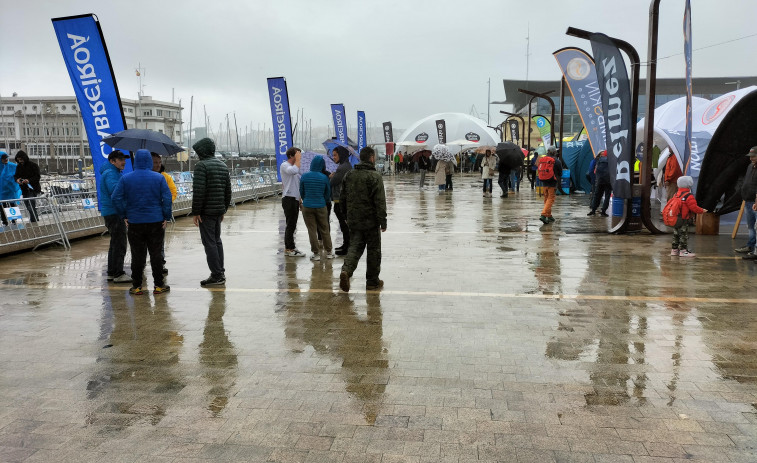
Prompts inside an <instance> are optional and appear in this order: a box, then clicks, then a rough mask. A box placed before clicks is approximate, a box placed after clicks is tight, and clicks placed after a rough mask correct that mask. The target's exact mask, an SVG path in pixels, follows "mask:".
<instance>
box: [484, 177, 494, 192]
mask: <svg viewBox="0 0 757 463" xmlns="http://www.w3.org/2000/svg"><path fill="white" fill-rule="evenodd" d="M491 192H492V179H490V178H485V179H484V193H491Z"/></svg>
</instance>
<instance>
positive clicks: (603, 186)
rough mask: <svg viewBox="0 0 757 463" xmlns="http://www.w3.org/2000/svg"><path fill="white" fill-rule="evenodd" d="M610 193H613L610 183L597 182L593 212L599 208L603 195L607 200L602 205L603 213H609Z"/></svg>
mask: <svg viewBox="0 0 757 463" xmlns="http://www.w3.org/2000/svg"><path fill="white" fill-rule="evenodd" d="M610 193H612V185H611V184H610V182H601V181H599V180H597V183H596V184H595V187H594V196H593V197H592V200H591V210H592V211H596V210H597V208H598V207H599V201H600V200H601V199H602V195H604V196H605V200H604V202H603V203H602V212H604V213H605V214H606V213H607V208H608V207H610Z"/></svg>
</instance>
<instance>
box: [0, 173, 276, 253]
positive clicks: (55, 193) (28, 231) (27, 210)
mask: <svg viewBox="0 0 757 463" xmlns="http://www.w3.org/2000/svg"><path fill="white" fill-rule="evenodd" d="M170 175H171V176H172V178H173V179H174V183H175V184H176V189H177V196H176V200H175V201H174V202H173V205H172V208H173V214H174V216H181V215H188V214H190V213H191V212H192V174H191V172H176V173H172V174H170ZM40 183H41V185H42V192H43V193H44V194H43V195H41V196H38V197H36V198H21V199H16V200H13V201H4V202H2V205H3V208H5V212H7V214H8V215H9V217H14V218H11V219H9V220H8V225H4V226H2V227H0V255H2V254H7V253H10V252H16V251H21V250H25V249H36V248H37V247H39V246H42V245H45V244H51V243H58V244H60V245H61V246H63V247H64V248H65V249H70V247H71V245H70V240H71V239H75V238H81V237H84V236H91V235H95V234H101V233H104V232H106V231H107V229H106V228H105V221H104V219H103V218H102V216H101V215H100V211H99V209H98V207H97V187H96V185H95V180H94V178H93V177H90V178H83V179H79V178H45V179H43V180H42V181H41V182H40ZM281 191H282V185H281V183H278V182H277V180H276V173H275V172H255V171H253V172H249V173H244V174H242V175H236V176H233V177H232V178H231V197H232V204H233V205H234V206H235V207H236V204H238V203H243V202H245V201H259V200H260V198H265V197H269V196H274V195H278V194H280V193H281ZM35 211H36V214H35ZM35 219H36V220H35Z"/></svg>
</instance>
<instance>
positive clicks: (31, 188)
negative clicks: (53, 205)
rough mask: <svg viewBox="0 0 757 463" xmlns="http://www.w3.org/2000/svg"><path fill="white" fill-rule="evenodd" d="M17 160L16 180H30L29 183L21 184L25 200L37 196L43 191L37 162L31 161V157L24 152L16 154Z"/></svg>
mask: <svg viewBox="0 0 757 463" xmlns="http://www.w3.org/2000/svg"><path fill="white" fill-rule="evenodd" d="M15 159H16V163H17V166H16V174H15V176H14V178H15V179H16V180H18V179H24V180H28V182H25V183H23V184H21V193H22V194H23V195H24V198H26V197H30V196H37V195H38V194H39V193H40V191H41V190H42V188H41V187H40V184H39V180H40V177H41V176H40V173H39V166H38V165H37V163H36V162H33V161H32V160H30V159H29V155H28V154H26V152H24V151H19V152H18V153H16V158H15Z"/></svg>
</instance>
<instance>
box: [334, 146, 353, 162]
mask: <svg viewBox="0 0 757 463" xmlns="http://www.w3.org/2000/svg"><path fill="white" fill-rule="evenodd" d="M336 152H337V153H339V165H342V164H344V163H345V162H346V163H349V162H350V152H349V151H347V148H345V147H344V146H337V147H336Z"/></svg>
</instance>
